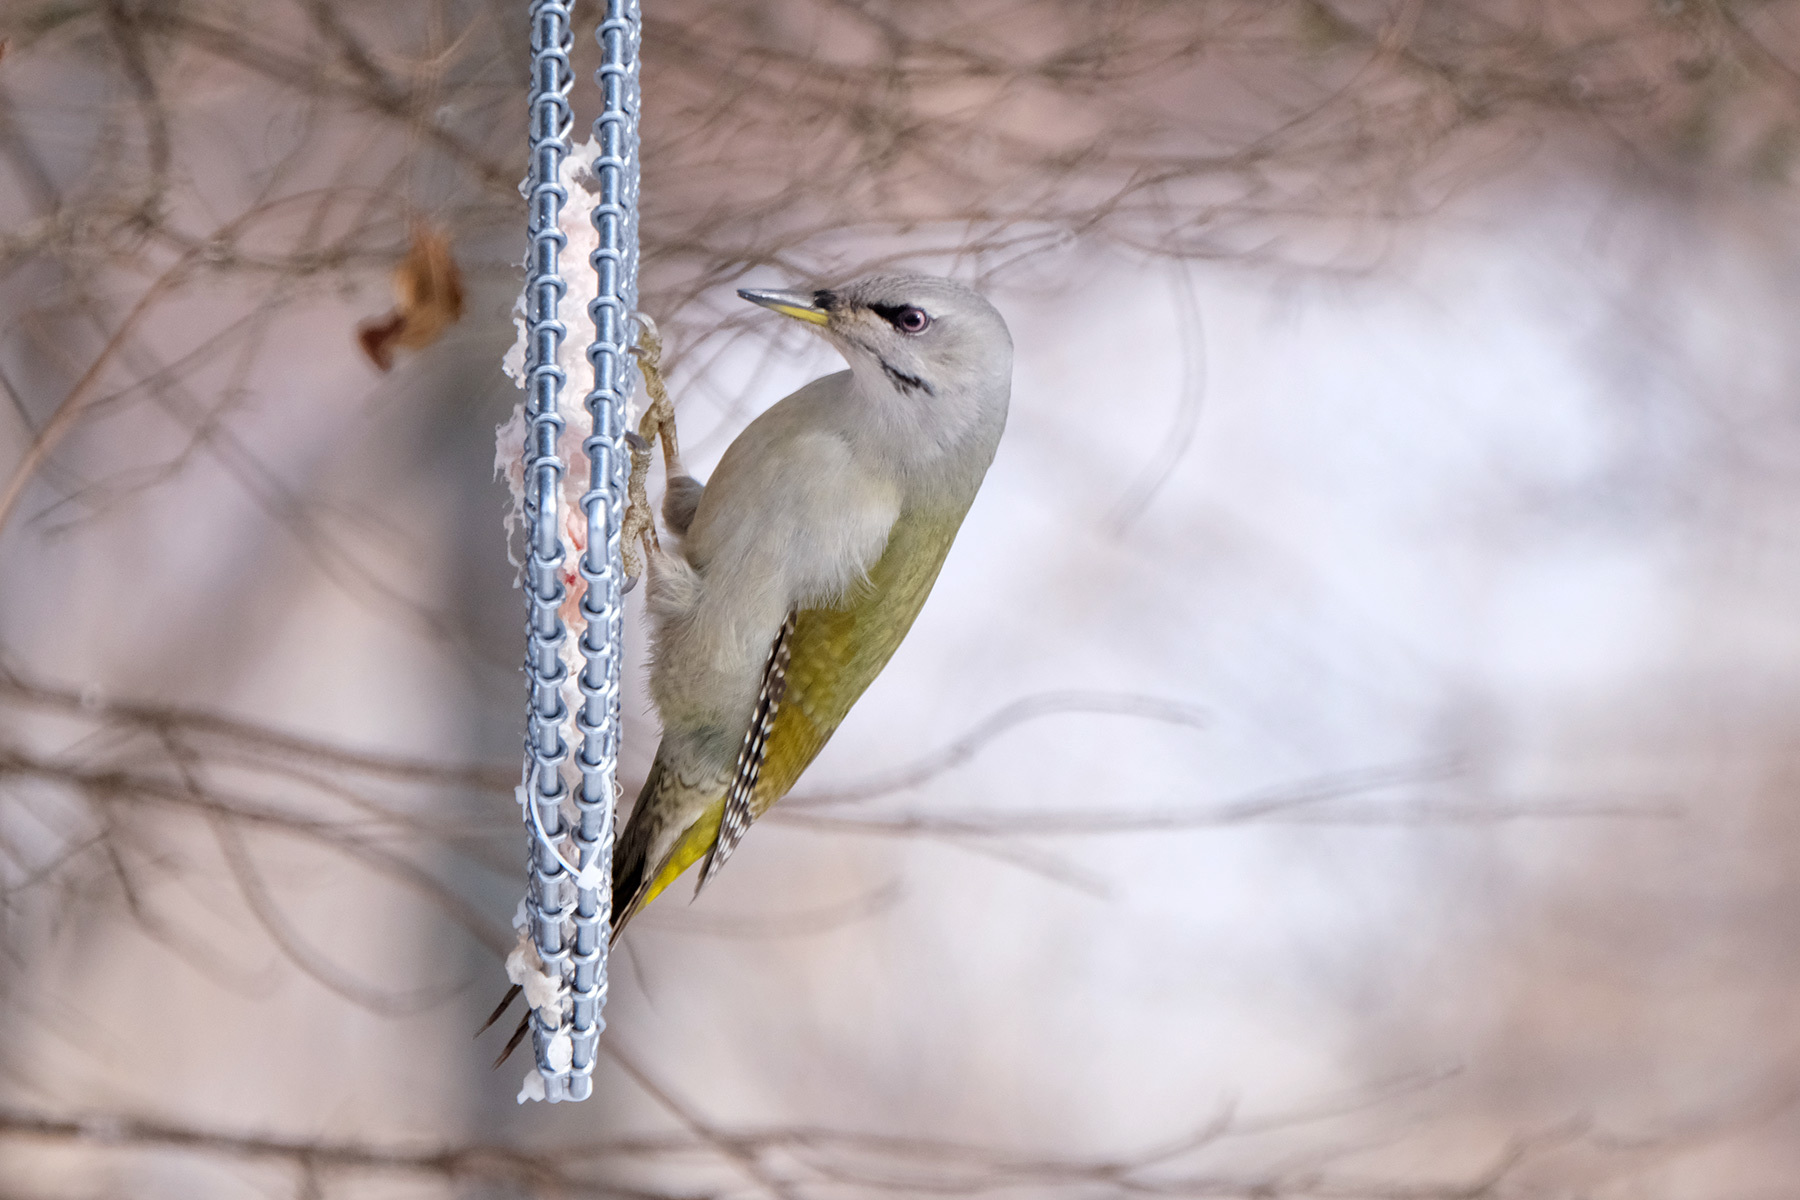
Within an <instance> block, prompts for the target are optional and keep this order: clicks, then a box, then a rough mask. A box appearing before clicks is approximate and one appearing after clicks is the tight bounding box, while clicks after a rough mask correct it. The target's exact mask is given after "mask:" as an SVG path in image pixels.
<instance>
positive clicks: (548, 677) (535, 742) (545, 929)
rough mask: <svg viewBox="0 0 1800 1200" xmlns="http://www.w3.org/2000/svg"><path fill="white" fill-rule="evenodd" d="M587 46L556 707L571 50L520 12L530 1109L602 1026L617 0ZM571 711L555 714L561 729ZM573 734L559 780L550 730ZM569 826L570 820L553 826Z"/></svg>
mask: <svg viewBox="0 0 1800 1200" xmlns="http://www.w3.org/2000/svg"><path fill="white" fill-rule="evenodd" d="M598 37H599V41H600V48H601V67H600V70H599V73H598V76H597V78H598V82H599V84H600V88H601V92H602V110H601V115H600V117H599V119H598V120H597V121H596V122H595V124H594V135H595V138H596V140H597V141H598V142H599V143H600V154H599V156H598V158H597V159H596V161H595V162H594V164H593V173H594V177H595V185H596V187H595V190H596V201H597V202H596V205H595V208H594V210H593V221H594V225H595V229H596V231H597V233H598V236H599V246H598V249H596V250H595V251H594V253H593V255H592V267H593V269H594V270H595V271H596V272H597V273H598V284H599V287H598V294H597V298H596V299H595V300H594V301H593V303H592V304H591V305H590V306H589V310H588V311H589V314H590V316H591V317H592V318H593V321H594V335H595V340H594V342H593V344H592V345H590V346H589V347H588V350H587V357H588V361H589V362H590V363H591V364H592V366H593V369H594V388H593V390H592V391H591V392H589V393H588V395H587V396H586V397H585V404H586V407H587V409H588V412H589V414H590V416H591V418H592V432H591V434H590V436H588V437H587V438H586V439H585V441H584V443H583V450H584V451H585V453H586V455H587V458H588V472H589V476H588V488H587V490H586V492H585V493H584V494H583V496H582V499H581V507H582V509H583V512H584V516H585V518H586V521H585V524H586V537H585V547H584V549H583V550H582V552H581V557H580V561H579V564H578V569H579V574H580V578H581V579H582V581H583V585H584V586H583V595H582V599H581V605H580V611H581V614H582V617H583V624H584V629H583V630H582V631H581V633H580V635H579V636H580V643H579V645H580V650H581V656H582V663H583V665H582V668H581V670H580V671H579V672H578V674H577V678H576V683H577V686H578V688H579V694H580V697H581V699H580V703H579V705H578V707H577V709H576V711H575V712H574V713H573V714H571V713H570V712H569V710H568V707H567V705H566V704H565V702H564V699H563V696H564V693H565V687H564V685H565V683H566V682H567V668H566V667H565V666H564V662H565V658H564V653H563V651H564V648H565V642H566V639H567V638H568V637H569V636H570V634H569V631H568V630H567V629H566V628H565V626H564V622H563V620H562V615H561V613H562V611H563V609H564V608H565V604H566V601H567V600H568V597H569V590H568V585H569V583H570V582H571V581H572V580H573V579H574V578H575V575H574V573H573V572H571V571H570V570H569V569H568V556H569V551H568V549H567V547H565V545H564V538H563V533H564V515H565V514H564V511H563V503H562V501H563V479H564V474H565V472H566V471H567V470H570V469H572V465H571V464H565V463H564V462H563V460H562V458H561V457H560V455H559V452H558V442H559V439H560V438H561V436H562V433H563V429H564V426H565V424H566V421H565V418H564V417H563V415H562V412H561V409H560V403H561V396H562V392H563V389H564V386H565V384H566V383H567V379H566V377H565V374H564V372H563V370H562V369H561V367H560V366H559V365H558V355H559V351H560V349H561V346H562V343H563V340H564V339H565V338H566V337H567V335H568V330H567V329H566V328H565V327H564V326H563V324H562V323H561V321H559V320H558V317H557V309H558V303H559V301H560V300H561V299H562V298H563V296H564V295H565V293H566V292H567V290H568V288H567V284H566V283H565V281H564V278H563V275H562V263H561V261H560V260H561V254H562V251H563V250H564V249H565V247H566V246H567V238H566V237H565V236H564V234H563V233H562V231H561V230H560V229H559V227H558V224H559V221H560V218H561V215H562V210H563V206H564V204H565V203H566V202H567V201H568V198H569V197H568V192H567V190H566V189H565V188H564V187H563V185H562V182H561V174H562V165H563V160H564V159H565V158H567V157H568V155H569V153H570V146H569V133H570V129H571V127H572V125H573V117H572V115H571V112H570V107H569V99H568V94H569V89H570V86H571V84H572V82H573V72H572V70H571V68H570V65H569V51H570V48H571V46H572V45H573V40H572V33H571V27H570V20H569V4H568V3H567V2H566V0H533V3H532V5H531V49H532V75H531V96H530V114H531V168H530V175H529V177H528V178H527V180H526V186H525V191H526V194H527V200H528V203H529V207H530V226H529V230H530V249H529V253H528V258H527V263H526V313H525V322H526V342H527V358H526V386H527V398H526V418H527V425H528V430H527V438H526V446H525V506H524V507H525V538H526V557H525V564H524V584H525V590H526V594H527V602H528V619H527V627H526V656H525V657H526V663H525V666H526V675H527V678H528V681H529V693H530V700H529V707H528V710H527V719H526V737H525V769H524V783H523V786H522V790H521V800H522V801H523V805H524V815H525V819H526V824H527V827H528V828H529V829H530V831H531V835H532V836H531V843H530V879H529V882H528V886H527V893H526V905H525V912H526V927H527V930H528V932H529V934H530V937H531V940H532V942H533V944H534V946H535V948H536V950H537V954H538V958H539V959H540V960H541V962H542V967H543V971H544V973H545V974H546V975H548V976H550V977H551V978H552V979H555V980H558V981H560V983H561V994H560V995H559V996H558V997H557V998H556V999H555V1000H553V1001H551V1002H549V1003H544V1004H541V1005H539V1006H538V1007H536V1008H534V1009H533V1011H532V1016H531V1022H532V1044H533V1050H534V1055H535V1058H536V1061H537V1069H538V1072H539V1074H540V1075H541V1076H542V1077H543V1080H544V1098H545V1099H547V1100H552V1101H555V1100H582V1099H586V1098H587V1097H588V1096H589V1095H590V1094H591V1093H592V1091H593V1080H592V1075H593V1070H594V1060H595V1052H596V1049H597V1043H598V1039H599V1035H600V1030H601V1029H602V1028H603V1027H604V1024H605V1022H604V1021H603V1019H602V1016H601V1010H602V1008H603V1007H604V1005H605V1003H606V962H607V942H608V939H609V936H610V931H611V918H612V912H611V907H612V906H611V896H612V843H613V813H614V807H615V803H616V799H617V795H616V792H617V783H616V776H617V766H618V748H619V683H620V659H621V636H622V633H623V590H624V589H623V584H624V566H623V563H622V561H621V545H620V531H621V528H622V526H623V523H624V508H625V484H626V472H627V469H628V460H629V455H628V452H627V450H626V447H625V443H624V434H625V430H626V428H627V403H628V401H629V399H630V396H631V391H632V385H633V367H632V360H631V357H630V353H629V351H630V340H631V334H630V331H629V324H630V315H631V312H632V310H633V308H634V307H635V305H636V299H637V221H636V207H637V190H638V189H637V177H638V171H637V146H638V134H637V113H638V70H637V63H638V46H639V43H640V40H641V19H640V15H639V11H638V5H637V3H636V2H635V0H631V2H626V0H607V4H606V11H605V17H604V19H603V20H602V22H601V24H600V27H599V32H598ZM571 716H573V722H572V723H571ZM571 724H572V727H573V730H578V731H579V733H580V747H579V750H578V752H577V753H576V754H575V757H574V760H573V766H574V767H575V768H576V769H578V771H579V776H580V786H579V788H576V789H574V790H573V794H571V789H570V787H569V786H568V784H567V783H565V779H566V778H572V776H573V772H571V771H566V770H565V767H567V766H569V765H570V753H571V747H570V745H569V737H568V736H566V733H568V732H572V729H571ZM571 817H572V820H571Z"/></svg>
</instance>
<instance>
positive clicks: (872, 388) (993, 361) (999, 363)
mask: <svg viewBox="0 0 1800 1200" xmlns="http://www.w3.org/2000/svg"><path fill="white" fill-rule="evenodd" d="M738 295H740V296H742V297H743V298H744V299H746V300H748V301H750V302H751V303H753V304H760V305H762V306H763V307H764V308H769V309H773V310H774V311H776V312H778V313H781V314H783V315H784V316H789V317H793V318H795V319H796V320H800V321H804V322H806V323H807V324H809V325H813V326H815V327H817V328H818V329H819V331H820V332H821V333H823V334H824V335H825V337H826V338H827V339H828V340H829V341H830V342H831V343H832V345H834V346H836V347H837V349H838V352H839V353H841V354H842V355H843V356H844V359H845V361H847V362H848V363H849V364H850V369H851V370H852V371H853V372H855V374H856V377H857V381H858V383H859V384H860V385H861V386H860V387H859V388H858V391H859V392H860V393H861V394H862V395H863V397H864V398H865V399H867V400H868V401H869V402H870V403H872V404H873V405H874V406H875V407H876V409H877V410H878V411H877V414H876V415H879V416H881V417H883V418H885V419H886V420H885V422H884V423H891V424H893V425H896V426H900V427H908V428H909V429H910V432H911V433H912V434H913V435H924V436H925V437H926V438H927V440H929V441H932V442H936V443H938V444H940V445H944V446H946V447H947V445H948V443H950V442H952V441H955V440H959V439H960V438H961V437H962V435H964V434H965V433H969V432H971V431H974V430H976V429H979V428H986V427H990V426H992V427H993V428H994V432H995V434H997V433H998V427H997V423H1002V422H1004V421H1005V419H1006V402H1007V397H1008V394H1009V392H1010V390H1011V379H1012V336H1011V334H1009V333H1008V332H1007V329H1006V322H1005V321H1004V320H1002V319H1001V317H1000V314H999V313H998V312H996V311H995V310H994V306H993V305H991V304H989V303H988V302H987V301H986V300H985V299H983V298H982V297H981V296H980V295H978V294H976V293H975V292H973V291H971V290H970V289H969V288H967V287H964V286H963V285H962V284H960V283H957V282H955V281H954V280H950V279H943V278H939V277H938V276H935V275H865V276H863V277H862V278H860V279H855V280H852V281H851V282H849V283H846V284H843V285H841V286H838V287H831V288H819V289H817V290H814V291H793V292H772V291H751V290H747V289H746V290H740V291H739V292H738Z"/></svg>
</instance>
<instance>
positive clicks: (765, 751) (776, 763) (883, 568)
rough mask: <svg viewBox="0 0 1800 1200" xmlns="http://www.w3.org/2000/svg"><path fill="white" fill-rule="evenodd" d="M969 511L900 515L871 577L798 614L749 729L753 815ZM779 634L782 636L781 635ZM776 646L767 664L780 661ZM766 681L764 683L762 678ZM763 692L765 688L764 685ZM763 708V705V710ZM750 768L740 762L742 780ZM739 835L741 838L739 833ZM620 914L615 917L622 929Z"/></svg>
mask: <svg viewBox="0 0 1800 1200" xmlns="http://www.w3.org/2000/svg"><path fill="white" fill-rule="evenodd" d="M966 511H967V510H966V509H965V510H960V511H955V512H936V513H934V512H918V511H906V512H902V513H901V514H900V516H899V518H898V519H897V520H895V522H894V527H893V529H892V530H890V531H889V532H888V540H887V547H886V549H885V550H884V551H883V552H882V555H881V558H880V559H878V560H877V561H876V563H875V565H874V566H873V567H872V568H870V570H869V577H868V581H867V582H866V583H865V584H863V585H862V586H860V587H858V588H857V589H856V592H855V594H854V595H853V596H851V597H850V598H849V599H848V600H846V601H845V602H844V603H843V604H842V605H840V606H838V607H835V608H809V609H803V610H801V611H800V612H798V613H796V614H795V615H794V617H793V629H792V632H791V633H788V634H787V642H786V647H785V650H786V663H785V671H784V672H783V674H784V675H785V683H784V687H783V689H782V692H781V696H780V699H779V703H778V704H777V705H775V706H774V708H773V712H772V714H764V716H765V720H766V725H765V726H764V727H763V728H753V729H751V730H750V731H748V735H747V737H746V745H747V746H748V745H749V743H750V742H752V741H760V742H761V754H760V757H755V756H753V759H752V761H753V762H754V769H753V772H752V774H751V779H750V788H749V793H748V799H749V804H748V810H749V815H750V817H752V818H754V817H759V816H761V815H762V814H763V813H764V812H766V811H767V810H768V808H769V806H770V805H771V804H774V803H775V802H776V801H777V800H779V799H781V798H782V797H783V796H785V795H787V793H788V791H789V790H790V789H791V788H792V787H793V786H794V784H795V783H796V782H797V781H798V780H799V778H800V774H801V772H803V771H805V770H806V768H807V767H808V766H809V765H811V763H812V760H813V759H814V758H817V757H818V754H819V751H820V750H823V749H824V748H825V743H826V742H828V741H830V740H831V735H832V734H833V733H836V732H837V727H838V726H839V725H840V724H841V723H842V722H843V720H844V716H845V714H846V713H848V712H849V711H850V706H851V705H852V704H855V703H856V701H857V698H858V697H860V696H861V695H862V694H863V692H864V691H865V690H867V688H868V686H869V685H870V684H871V683H873V682H874V681H875V677H876V676H877V675H879V674H880V673H881V669H882V668H883V667H885V666H887V662H888V659H890V658H892V657H893V655H894V651H895V650H896V649H898V648H899V646H900V641H901V639H903V638H904V637H905V636H906V633H907V630H909V629H911V628H912V623H913V620H914V619H915V618H916V617H917V616H918V615H919V610H920V609H921V608H922V607H924V604H925V597H926V596H928V595H930V594H931V587H932V585H933V584H934V583H936V582H937V577H938V572H939V571H940V570H942V569H943V566H944V558H945V557H946V556H947V555H948V554H949V553H950V544H951V543H952V542H953V541H955V539H956V531H957V529H958V528H960V527H961V525H962V519H963V515H964V513H965V512H966ZM784 632H785V631H784ZM779 649H780V646H779V642H778V645H777V646H776V647H775V648H774V649H773V650H772V653H771V655H770V661H771V663H773V662H774V661H776V659H777V658H778V657H779V655H778V653H776V652H775V651H778V650H779ZM765 684H766V678H765ZM765 690H766V688H765ZM758 707H759V712H761V711H762V708H763V706H762V705H760V704H759V706H758ZM749 766H750V764H748V763H746V762H745V761H744V760H743V759H742V757H741V756H740V762H739V769H738V778H739V779H742V778H743V777H744V774H745V771H746V768H747V767H749ZM725 808H726V795H725V794H721V795H720V797H719V799H718V801H717V802H716V803H714V804H713V805H711V806H710V807H709V808H708V809H707V810H706V812H705V813H704V814H703V815H702V816H701V817H700V819H699V820H697V821H695V822H694V823H693V824H692V825H690V826H688V828H687V831H686V832H685V833H684V834H682V836H681V839H680V840H679V841H678V842H676V844H675V848H674V849H673V850H672V851H670V853H669V856H668V858H667V859H665V860H664V861H663V863H662V865H661V867H660V868H659V869H658V870H657V872H656V877H655V879H654V880H652V881H651V883H650V884H649V886H647V887H646V888H644V889H643V891H642V892H641V893H640V895H639V897H638V898H637V902H636V904H635V905H634V906H633V910H632V911H633V912H635V911H636V910H637V909H638V908H641V907H643V905H645V904H648V903H649V902H650V901H651V900H652V899H654V898H655V897H656V895H657V894H658V893H660V892H661V891H662V890H663V889H664V888H666V887H668V886H669V884H671V883H673V882H674V881H675V879H676V878H677V877H678V876H680V874H681V873H682V872H683V871H685V870H687V869H688V868H689V867H690V866H692V865H693V864H694V863H695V862H697V861H699V859H700V857H701V856H702V855H705V854H707V853H708V852H709V851H711V849H712V848H713V846H714V844H715V843H716V842H717V841H718V840H719V828H720V823H721V821H722V819H723V818H724V816H725ZM739 832H740V836H741V830H740V831H739ZM629 915H630V914H623V915H622V916H620V917H616V918H615V919H616V920H619V921H620V923H623V917H624V916H629Z"/></svg>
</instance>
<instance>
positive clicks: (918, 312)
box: [893, 307, 931, 333]
mask: <svg viewBox="0 0 1800 1200" xmlns="http://www.w3.org/2000/svg"><path fill="white" fill-rule="evenodd" d="M893 321H894V328H895V329H898V330H899V331H900V332H901V333H924V332H925V331H926V330H927V329H929V328H931V314H930V313H928V312H926V311H925V310H924V309H922V308H912V307H907V308H903V309H901V310H900V311H899V312H897V313H895V314H894V317H893Z"/></svg>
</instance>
